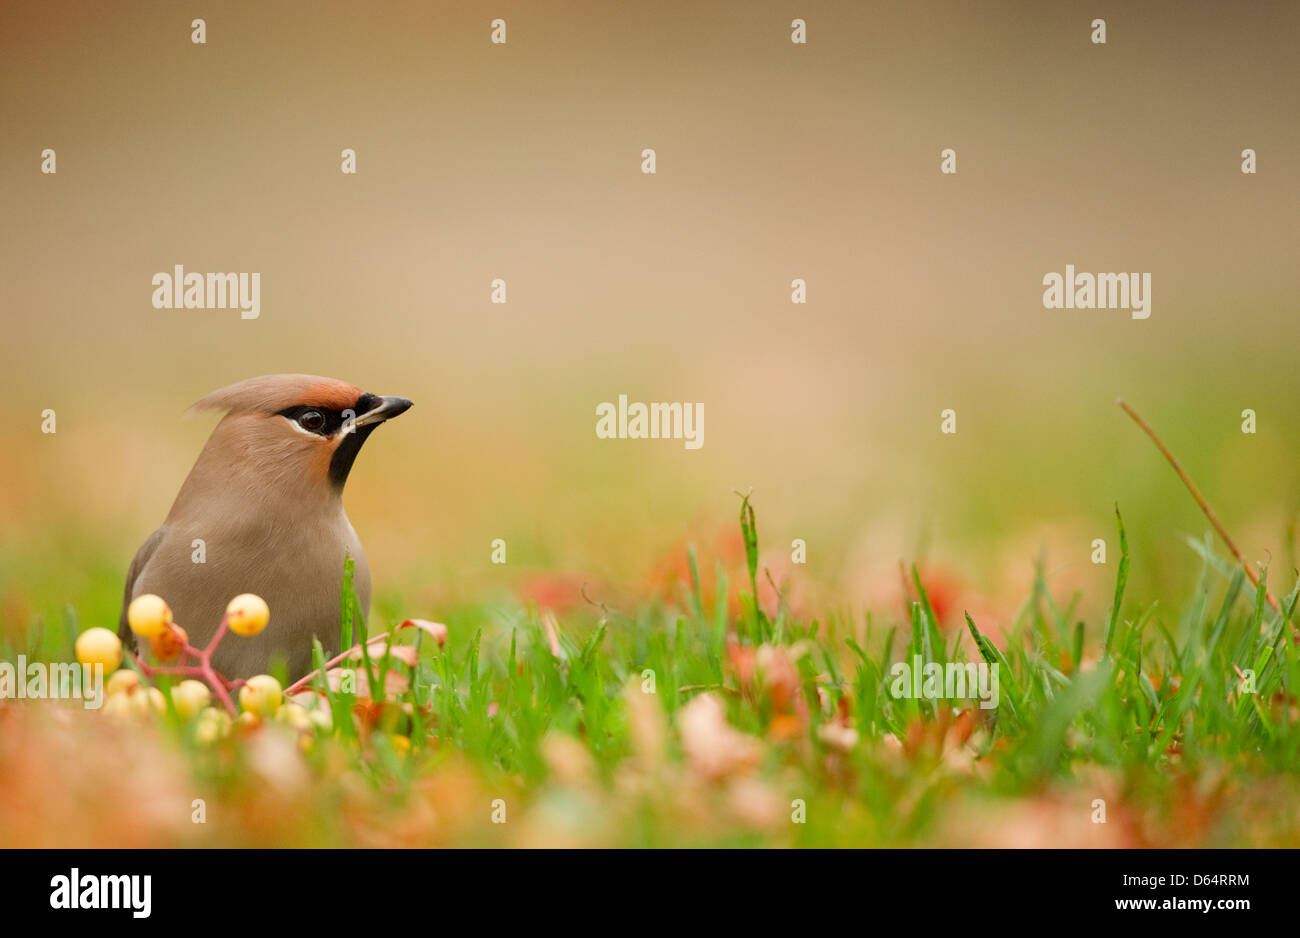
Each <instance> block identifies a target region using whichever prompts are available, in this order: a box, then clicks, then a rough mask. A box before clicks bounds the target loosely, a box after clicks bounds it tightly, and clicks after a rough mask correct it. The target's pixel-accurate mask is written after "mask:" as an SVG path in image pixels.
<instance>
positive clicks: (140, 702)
mask: <svg viewBox="0 0 1300 938" xmlns="http://www.w3.org/2000/svg"><path fill="white" fill-rule="evenodd" d="M127 699H128V700H130V701H131V713H132V714H133V715H135V716H138V717H151V716H153V715H154V714H155V713H166V712H167V698H166V697H164V696H163V693H162V691H160V690H159V689H158V688H156V687H142V688H140V693H138V694H132V695H131V696H130V697H128V698H127Z"/></svg>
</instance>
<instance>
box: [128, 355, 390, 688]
mask: <svg viewBox="0 0 1300 938" xmlns="http://www.w3.org/2000/svg"><path fill="white" fill-rule="evenodd" d="M411 406H412V405H411V401H409V400H407V399H406V398H404V397H381V396H379V395H376V394H370V393H367V392H364V391H362V390H361V389H360V388H358V387H355V386H354V385H351V384H348V383H346V382H344V381H339V380H336V379H334V378H323V377H320V376H318V375H304V374H276V375H262V376H260V377H256V378H249V379H247V380H244V381H239V382H237V383H235V384H231V385H228V386H227V387H224V388H221V389H219V390H216V391H213V392H212V393H211V394H208V395H207V396H206V397H204V398H202V399H200V400H199V401H197V402H195V403H194V404H193V405H192V406H191V408H190V409H191V410H197V411H219V412H221V413H223V415H224V416H222V418H221V420H220V422H219V423H218V424H217V426H216V428H215V429H214V430H213V431H212V435H211V436H210V437H209V438H208V441H207V444H206V445H205V446H204V447H203V450H202V452H201V453H200V454H199V457H198V459H197V460H196V461H195V463H194V467H193V468H192V469H191V470H190V473H189V475H188V476H187V477H186V479H185V481H184V483H183V484H182V485H181V488H180V491H179V492H178V493H177V495H176V500H175V501H174V502H173V503H172V506H171V510H170V511H169V512H168V513H167V517H166V518H165V520H164V521H163V523H162V525H161V526H160V527H159V528H158V529H157V530H156V531H154V532H153V533H152V534H151V535H149V537H148V538H147V539H146V540H145V542H144V544H143V545H141V547H140V549H139V551H138V552H137V553H136V555H135V559H134V560H132V561H131V566H130V568H129V570H128V571H127V575H126V590H125V593H124V595H123V599H122V614H121V620H120V622H119V625H118V634H119V636H120V637H121V638H122V640H123V642H124V643H128V644H129V645H130V647H133V648H134V647H135V636H134V635H133V633H132V632H131V629H130V626H129V624H128V622H127V608H128V606H129V605H130V603H131V600H132V599H134V598H135V597H137V596H141V595H144V594H147V593H153V594H156V595H158V596H161V597H162V598H163V600H164V601H165V602H166V603H167V604H168V605H169V606H170V607H171V610H172V614H173V616H174V621H175V622H176V624H177V625H179V626H180V627H182V628H183V629H184V630H185V631H186V633H187V635H188V636H189V644H190V645H191V646H193V647H195V648H204V647H206V645H207V644H208V642H209V641H210V640H211V639H212V637H213V636H214V634H215V633H216V630H217V628H218V627H219V625H220V623H221V620H222V617H223V615H224V614H225V610H226V606H227V604H228V603H229V602H230V600H231V599H233V598H234V597H235V596H237V595H240V594H244V593H255V594H257V595H258V596H261V597H262V598H263V599H264V600H266V602H267V605H268V606H269V607H270V613H271V616H270V621H269V623H268V624H267V626H266V628H265V629H263V630H262V631H261V632H260V633H258V634H256V635H253V636H248V637H243V636H228V637H226V638H223V640H222V642H221V643H220V644H219V645H218V646H217V649H216V651H215V652H214V653H213V656H212V666H213V667H214V668H215V669H216V670H217V671H218V672H219V673H221V674H222V675H223V676H224V677H227V678H229V679H231V680H234V679H238V678H246V677H249V676H251V675H255V674H258V673H261V672H263V671H265V670H266V669H267V668H268V666H269V665H270V662H272V661H274V660H280V661H283V663H284V664H285V666H286V668H287V670H288V674H289V676H290V677H291V678H294V677H301V676H302V675H304V674H305V673H306V672H307V671H308V670H309V667H310V664H311V661H312V640H313V637H319V638H320V639H321V642H322V645H324V646H325V647H326V648H330V647H331V645H332V644H333V643H331V642H330V641H329V639H330V638H334V637H336V636H338V635H339V632H338V629H339V627H340V605H341V594H342V580H343V573H344V566H345V561H346V558H348V557H351V558H352V560H353V562H354V565H355V566H354V574H353V587H354V589H355V591H356V595H357V599H358V601H359V604H360V608H361V611H362V614H363V615H364V613H365V611H366V610H367V609H368V608H369V603H370V569H369V566H368V565H367V562H366V555H365V551H364V550H363V549H362V546H361V541H360V539H359V538H358V537H357V533H356V531H355V530H354V529H353V527H352V523H351V522H350V521H349V520H348V517H347V514H346V513H345V512H344V510H343V486H344V483H345V482H347V479H348V474H349V473H350V472H351V470H352V464H353V462H354V460H355V459H356V457H357V453H358V452H359V451H360V449H361V446H362V444H363V443H365V441H366V440H367V439H368V438H369V436H370V434H371V433H373V432H374V430H375V428H377V427H378V426H379V425H380V424H381V423H384V422H385V421H387V420H391V419H392V418H394V417H396V416H398V415H399V414H402V413H405V412H406V411H407V410H408V409H409V408H410V407H411ZM144 644H145V645H146V646H147V644H148V643H147V642H146V643H144ZM141 651H142V652H143V651H144V649H141Z"/></svg>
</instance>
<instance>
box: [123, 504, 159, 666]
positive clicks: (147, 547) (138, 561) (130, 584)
mask: <svg viewBox="0 0 1300 938" xmlns="http://www.w3.org/2000/svg"><path fill="white" fill-rule="evenodd" d="M163 531H164V528H159V529H158V530H157V531H154V532H153V533H152V534H150V535H149V536H148V537H147V538H145V542H144V543H143V544H141V545H140V549H139V550H137V551H136V552H135V559H134V560H132V561H131V568H130V569H129V570H127V571H126V592H125V593H124V594H123V595H122V616H121V618H120V619H119V620H118V623H117V634H118V637H119V638H121V639H122V642H123V644H125V645H127V646H128V647H130V648H135V633H134V632H132V631H131V626H130V625H129V624H128V623H127V621H126V609H127V607H128V606H130V605H131V597H132V591H133V590H134V589H135V581H136V580H137V579H139V577H140V573H141V571H142V570H144V568H145V565H146V564H147V563H149V559H150V558H151V557H153V555H154V551H156V550H157V549H158V545H159V544H160V543H161V542H162V539H163Z"/></svg>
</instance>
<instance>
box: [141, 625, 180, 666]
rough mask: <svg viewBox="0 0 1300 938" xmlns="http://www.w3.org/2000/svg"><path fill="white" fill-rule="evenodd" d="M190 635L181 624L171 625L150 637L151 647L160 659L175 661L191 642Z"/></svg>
mask: <svg viewBox="0 0 1300 938" xmlns="http://www.w3.org/2000/svg"><path fill="white" fill-rule="evenodd" d="M189 640H190V637H189V635H188V634H186V632H185V630H184V629H183V628H181V627H180V626H179V625H175V624H172V625H169V626H168V627H167V628H165V629H163V630H162V631H161V632H159V633H158V634H157V635H155V636H154V637H153V638H151V639H149V649H150V650H151V651H152V652H153V656H154V657H155V658H157V659H158V660H159V661H164V662H165V661H175V660H176V659H177V658H179V657H180V656H181V651H182V650H183V649H184V648H185V646H186V645H187V644H189Z"/></svg>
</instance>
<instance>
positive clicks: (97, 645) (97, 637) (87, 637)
mask: <svg viewBox="0 0 1300 938" xmlns="http://www.w3.org/2000/svg"><path fill="white" fill-rule="evenodd" d="M76 651H77V660H78V661H80V662H81V663H82V664H102V665H103V666H104V673H105V674H108V673H110V672H112V671H116V670H117V666H118V665H120V664H121V663H122V641H121V639H119V638H118V637H117V636H116V635H114V634H113V633H112V632H110V631H109V630H108V629H102V628H98V627H96V628H93V629H86V631H84V632H82V633H81V634H80V635H78V636H77V644H76Z"/></svg>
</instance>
